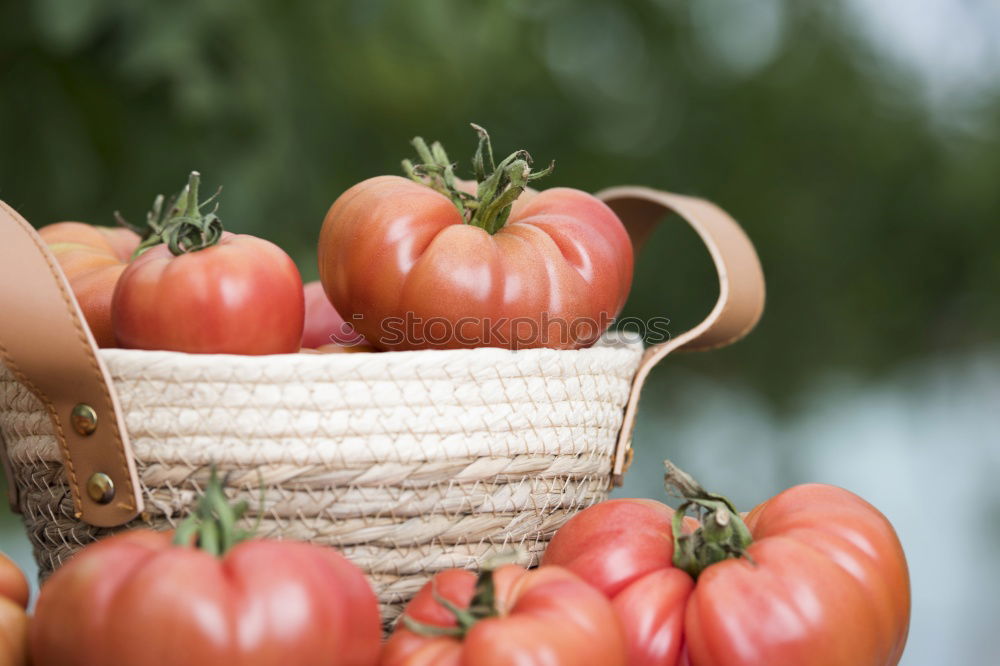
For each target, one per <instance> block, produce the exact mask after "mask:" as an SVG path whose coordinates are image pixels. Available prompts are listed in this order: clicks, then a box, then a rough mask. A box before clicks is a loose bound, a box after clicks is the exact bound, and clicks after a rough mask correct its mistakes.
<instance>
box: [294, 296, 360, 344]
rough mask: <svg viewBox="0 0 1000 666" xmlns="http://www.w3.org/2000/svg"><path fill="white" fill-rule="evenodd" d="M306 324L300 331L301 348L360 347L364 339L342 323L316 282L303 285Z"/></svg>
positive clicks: (341, 319)
mask: <svg viewBox="0 0 1000 666" xmlns="http://www.w3.org/2000/svg"><path fill="white" fill-rule="evenodd" d="M305 299H306V323H305V329H304V330H303V331H302V346H303V347H305V348H307V349H319V348H320V347H323V346H325V345H331V344H337V345H345V346H350V345H360V344H365V341H364V340H365V339H364V338H363V337H361V335H360V334H359V333H358V332H357V331H355V330H354V328H353V327H351V326H350V324H347V323H345V322H344V318H343V317H341V316H340V313H338V312H337V309H336V308H334V307H333V305H332V304H331V303H330V299H328V298H327V297H326V292H324V291H323V283H321V282H319V281H318V280H317V281H315V282H308V283H306V285H305Z"/></svg>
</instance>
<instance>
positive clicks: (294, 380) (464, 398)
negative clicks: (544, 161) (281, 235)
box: [0, 188, 763, 621]
mask: <svg viewBox="0 0 1000 666" xmlns="http://www.w3.org/2000/svg"><path fill="white" fill-rule="evenodd" d="M603 196H604V197H605V199H606V200H607V201H608V203H609V205H612V206H613V207H615V209H616V210H617V211H618V212H619V214H620V215H622V217H623V219H624V221H626V223H627V226H629V228H630V231H632V232H633V233H634V235H635V238H636V240H637V242H641V240H642V235H643V233H644V231H645V230H647V229H648V227H649V226H650V224H651V220H653V219H654V218H656V217H659V216H662V213H663V208H669V209H672V210H675V211H677V212H679V213H681V214H682V216H684V217H685V218H686V219H687V220H688V221H689V222H690V223H691V224H692V225H693V226H695V227H696V229H698V231H699V233H701V234H702V236H703V238H705V240H706V243H707V244H708V245H709V249H710V251H711V252H712V255H713V258H714V259H715V261H716V265H717V266H718V267H719V270H720V284H721V286H722V289H721V294H720V299H719V303H718V304H717V306H716V308H715V310H713V313H712V315H710V316H709V318H708V319H706V321H705V322H704V323H703V324H701V325H700V326H699V327H696V328H695V329H694V330H692V331H689V332H688V333H686V334H684V335H682V336H678V337H676V338H674V339H673V340H671V341H669V342H667V343H665V344H663V345H659V346H657V347H653V348H651V349H649V350H647V351H646V352H645V353H644V352H643V349H642V346H641V343H639V342H632V343H628V342H618V343H612V342H611V341H609V340H608V339H604V340H602V341H601V342H599V343H598V344H597V345H595V346H594V347H592V348H590V349H582V350H577V351H556V350H549V349H536V350H525V351H518V352H512V351H507V350H501V349H477V350H463V351H424V352H391V353H357V354H326V355H313V354H309V355H306V354H298V355H281V356H266V357H245V356H227V355H189V354H179V353H171V352H146V351H129V350H119V349H104V350H99V351H95V349H94V347H93V343H92V340H89V336H88V335H85V334H83V335H80V336H78V337H79V338H80V339H83V338H87V340H88V341H89V349H84V350H83V351H84V352H85V353H89V354H90V358H91V361H90V362H91V365H92V368H93V369H99V370H101V371H102V372H101V373H98V375H99V377H103V385H102V386H106V388H105V389H104V390H105V391H106V393H107V394H108V396H109V399H108V403H107V404H108V409H109V410H112V411H114V414H112V415H110V418H111V420H112V421H116V422H117V423H118V425H119V430H120V432H119V433H117V434H118V435H119V437H118V439H117V440H116V443H111V444H103V443H101V442H99V441H97V440H95V439H92V438H88V436H83V437H76V435H74V433H73V432H72V428H70V427H68V424H69V423H70V422H71V420H72V419H71V417H70V416H69V415H68V413H67V412H68V410H69V406H71V405H78V404H80V403H79V402H77V400H78V398H76V397H74V395H75V391H76V390H77V389H75V388H74V386H73V382H74V381H75V377H77V376H78V375H79V374H83V373H77V374H68V373H69V371H68V370H66V369H65V368H64V367H63V366H62V365H61V364H53V363H51V361H46V360H45V359H44V358H43V359H42V360H39V358H38V357H39V356H40V355H39V354H38V352H37V349H36V348H37V346H38V345H44V344H57V343H53V342H51V341H45V340H41V339H39V340H37V342H34V338H33V337H31V336H30V335H27V334H26V333H25V331H26V330H29V331H30V330H31V329H34V330H35V332H37V333H38V335H43V334H44V332H45V331H48V330H49V328H48V327H47V326H45V327H43V326H42V323H41V322H42V321H47V322H48V323H51V322H52V321H53V319H52V318H51V317H49V316H41V315H40V314H39V313H38V312H31V311H27V312H26V311H25V307H26V305H25V304H26V303H31V302H35V301H34V299H32V300H31V301H26V300H25V298H24V296H23V293H21V294H20V295H19V294H18V293H17V292H20V291H21V290H19V289H16V288H15V285H14V284H13V283H7V281H8V280H10V279H11V278H12V277H13V274H12V272H13V271H14V270H15V268H14V267H8V270H9V271H10V272H11V274H8V275H5V274H4V273H5V272H7V271H5V270H4V269H3V268H2V267H0V277H2V278H3V279H4V280H5V284H3V285H2V286H0V296H5V300H0V305H4V306H5V307H4V315H3V316H4V317H5V319H4V320H2V321H0V356H2V358H3V360H4V365H0V437H2V439H3V443H5V444H6V446H5V447H3V446H0V450H5V458H6V461H5V462H6V463H7V464H6V468H7V470H8V473H9V478H10V481H11V488H12V490H13V491H14V493H13V497H12V499H13V500H14V505H15V507H16V508H17V509H18V510H19V511H20V512H21V513H22V514H23V516H24V521H25V525H26V527H27V530H28V534H29V537H30V538H31V541H32V543H33V544H34V547H35V555H36V559H37V560H38V563H39V567H40V569H41V572H42V575H43V576H44V575H47V574H48V573H49V572H51V571H52V570H53V569H54V568H55V567H57V566H59V564H60V563H61V562H63V561H64V560H65V559H66V558H67V557H68V556H69V555H71V554H72V553H73V552H74V551H75V550H77V549H78V548H80V547H81V546H83V545H85V544H87V543H89V542H91V541H93V540H95V539H97V538H99V537H100V536H103V535H104V534H107V533H109V532H110V531H114V530H118V529H123V528H125V527H132V526H135V525H146V526H151V527H153V528H156V529H166V528H170V527H172V526H174V525H175V524H176V523H177V521H178V520H179V519H180V518H182V517H183V516H184V515H185V513H186V512H187V510H188V508H189V507H190V506H191V505H192V501H193V498H194V497H195V496H196V494H197V493H198V491H199V489H200V488H201V486H202V484H203V483H204V482H205V481H206V480H207V478H208V474H209V468H210V466H211V465H212V464H215V465H217V466H218V468H219V469H220V471H221V472H222V473H224V474H228V492H229V493H230V494H231V495H232V496H234V497H235V496H239V497H241V498H243V499H246V500H247V501H248V503H249V504H250V507H251V509H250V512H249V515H248V520H250V521H251V522H254V521H259V523H260V527H259V534H260V535H261V536H269V537H282V538H294V539H301V540H306V541H312V542H314V543H321V544H327V545H331V546H336V547H337V548H339V549H340V550H341V551H342V552H343V553H344V554H345V555H346V556H347V557H349V558H350V559H351V560H353V561H354V562H355V563H357V564H358V565H359V566H361V567H362V568H363V569H364V570H365V571H366V572H367V573H368V574H369V576H370V580H371V582H372V584H373V586H374V587H375V589H376V592H377V594H378V596H379V599H380V601H381V603H382V605H383V612H384V618H385V619H386V620H387V621H390V620H391V619H392V618H393V617H395V616H396V615H397V614H398V613H399V611H400V610H401V608H402V605H403V604H404V603H405V602H406V601H407V600H408V599H409V598H410V597H411V596H412V595H413V594H415V593H416V591H417V590H418V589H419V588H420V587H421V585H422V584H423V583H424V582H425V580H426V579H427V578H428V577H429V576H431V575H433V574H434V573H435V572H437V571H440V570H441V569H445V568H449V567H456V566H457V567H475V566H476V565H477V564H478V563H479V562H481V561H482V560H483V558H485V557H486V556H488V555H490V554H492V553H495V552H498V551H500V550H503V549H507V548H509V547H511V546H513V545H518V546H521V547H523V548H524V549H525V550H526V551H527V552H528V553H530V554H531V556H532V558H533V559H535V560H537V558H538V557H539V556H540V555H541V553H542V552H543V550H544V548H545V545H546V544H547V543H548V541H549V539H550V538H551V536H552V534H553V533H554V532H555V530H556V529H558V528H559V526H561V525H562V524H563V523H564V522H565V521H566V520H568V519H569V518H570V517H571V516H572V515H573V514H574V513H575V512H577V511H578V510H580V509H581V508H584V507H586V506H589V505H591V504H593V503H594V502H597V501H600V500H603V499H604V498H606V496H607V493H608V491H609V490H610V488H611V487H612V485H613V483H612V482H613V480H615V479H616V478H619V477H620V475H621V474H622V473H623V472H624V469H625V467H627V463H628V460H627V457H628V456H627V455H626V454H627V453H628V452H629V450H628V445H629V439H630V434H631V428H632V422H633V420H634V414H635V404H636V400H637V397H638V392H639V389H640V388H641V385H642V382H643V380H644V378H645V376H646V373H648V371H649V369H650V368H651V367H652V365H653V364H655V363H656V362H657V361H658V360H659V358H662V356H664V355H665V354H666V353H668V352H669V351H670V350H671V349H674V348H677V347H692V348H697V347H712V346H718V345H719V344H725V343H728V342H730V341H732V340H733V339H736V338H737V337H739V336H741V335H742V334H744V333H745V332H746V331H747V330H749V328H750V327H752V325H753V323H755V322H756V320H757V318H758V317H759V314H760V309H761V307H762V304H763V282H762V277H761V275H760V268H759V264H758V263H757V261H756V256H755V255H754V253H753V249H752V246H751V245H750V244H749V241H748V240H746V237H745V236H744V235H743V234H742V233H741V232H740V230H739V228H738V226H736V224H735V222H732V220H731V219H730V218H728V216H726V215H725V213H722V211H720V210H719V209H717V208H715V207H714V206H711V205H710V204H707V203H705V202H701V201H699V200H694V199H687V198H685V197H677V196H676V195H667V194H665V193H661V192H656V191H653V190H645V189H643V188H618V189H616V190H611V191H609V192H607V193H605V194H604V195H603ZM0 218H3V219H0V243H2V244H3V247H6V248H8V250H4V249H0V253H7V254H6V256H11V255H10V252H11V251H10V250H9V247H10V244H9V243H7V242H6V241H8V240H10V238H8V237H13V236H15V235H17V234H21V235H29V236H30V233H33V232H30V231H26V229H25V227H27V225H26V224H25V223H23V221H22V220H20V218H19V216H17V215H16V213H13V211H11V210H10V209H9V208H6V207H0ZM30 240H31V241H32V243H33V245H34V247H35V249H36V250H38V257H41V258H42V259H45V261H46V267H47V268H48V269H49V270H50V272H51V273H52V277H54V278H55V280H52V282H53V283H55V284H56V286H57V287H58V286H59V281H60V280H64V278H62V276H61V274H60V273H59V272H58V270H55V271H53V268H54V263H53V262H52V261H51V258H50V257H47V256H46V253H45V251H44V248H43V247H42V246H41V245H40V244H39V243H38V242H37V241H36V239H34V238H30ZM23 247H29V246H28V245H24V246H23ZM29 254H30V253H29ZM4 256H5V255H3V254H0V258H3V257H4ZM23 268H24V267H23V266H19V267H18V268H17V269H18V270H23ZM737 279H738V280H739V281H741V282H742V286H741V285H738V284H737V282H736V281H737ZM63 287H65V285H63ZM62 291H63V292H65V291H66V290H65V288H63V289H62ZM53 293H55V292H53ZM64 296H65V294H64ZM69 300H70V301H72V299H71V298H69ZM70 305H71V306H72V307H70V308H68V310H67V308H65V307H63V308H62V310H59V309H58V308H56V311H60V312H69V315H70V316H72V315H74V314H75V315H76V317H77V318H78V320H79V313H78V312H77V311H76V309H75V305H74V304H72V302H71V303H70ZM14 311H19V312H18V313H17V317H18V319H17V321H15V320H13V319H7V317H9V316H10V315H8V313H10V312H14ZM46 312H48V311H46ZM53 316H54V315H53ZM60 316H61V315H60ZM33 317H34V319H35V320H37V321H33ZM3 322H6V324H5V323H3ZM76 323H77V325H78V321H77V322H76ZM78 328H79V326H78ZM43 329H44V330H43ZM67 330H69V329H67ZM77 332H79V330H78V331H77ZM62 342H63V343H64V347H65V345H68V346H69V347H73V344H72V343H73V340H69V341H68V342H67V340H66V339H62ZM32 344H34V345H35V347H32V346H31V345H32ZM86 346H87V345H85V347H86ZM55 348H59V347H55ZM19 349H20V351H19ZM25 350H27V351H25ZM32 354H34V357H31V358H28V357H29V356H31V355H32ZM41 356H44V355H41ZM53 365H55V366H56V367H53ZM68 365H69V366H72V364H68ZM81 367H82V366H81ZM67 377H68V380H67ZM56 380H59V381H56ZM82 381H83V380H82V379H81V382H82ZM88 381H89V380H88ZM80 390H82V389H80ZM56 392H61V393H63V394H65V395H55V396H54V395H53V394H54V393H56ZM98 412H100V410H99V409H98ZM100 434H102V435H104V434H109V433H100ZM112 434H113V433H112ZM77 439H79V440H80V441H76V440H77ZM88 446H90V447H91V449H88V448H87V447H88ZM113 446H118V447H119V450H118V451H117V455H118V457H117V458H113V457H110V455H109V456H105V458H103V459H98V460H92V459H91V458H92V456H93V455H96V454H95V450H96V449H100V451H99V452H100V453H102V454H105V453H109V449H111V447H113ZM114 452H115V451H114V450H111V451H110V453H114ZM108 460H112V461H117V462H114V464H113V465H112V466H113V467H116V468H117V470H116V471H114V472H112V471H110V470H107V471H108V475H110V476H109V479H110V480H109V482H111V481H113V482H114V483H115V484H116V487H117V489H118V490H117V492H118V493H119V494H118V495H117V496H114V497H113V498H109V497H104V498H100V497H99V495H98V496H94V495H93V494H91V493H90V492H89V491H90V486H89V485H88V484H89V481H88V479H89V478H92V477H93V476H94V475H96V474H103V472H94V473H93V474H92V473H91V471H90V470H88V469H87V467H88V465H91V466H92V467H93V469H94V470H99V469H103V468H101V467H100V466H101V465H102V464H105V465H107V461H108ZM95 465H96V467H94V466H95ZM116 474H117V475H118V477H117V478H116V476H115V475H116ZM112 495H114V493H112ZM132 499H134V500H135V501H131V500H132ZM100 505H104V506H103V507H102V506H100ZM100 511H105V512H109V511H114V512H115V513H114V514H107V513H100Z"/></svg>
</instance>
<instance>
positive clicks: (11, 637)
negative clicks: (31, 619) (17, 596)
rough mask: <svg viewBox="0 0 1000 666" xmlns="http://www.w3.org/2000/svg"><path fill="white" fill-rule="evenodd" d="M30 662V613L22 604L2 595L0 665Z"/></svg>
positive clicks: (16, 665)
mask: <svg viewBox="0 0 1000 666" xmlns="http://www.w3.org/2000/svg"><path fill="white" fill-rule="evenodd" d="M27 663H28V615H27V613H25V612H24V608H22V607H21V606H20V604H18V603H16V602H14V601H11V600H10V599H8V598H7V597H0V666H24V665H25V664H27Z"/></svg>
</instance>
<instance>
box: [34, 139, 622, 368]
mask: <svg viewBox="0 0 1000 666" xmlns="http://www.w3.org/2000/svg"><path fill="white" fill-rule="evenodd" d="M476 129H477V131H478V132H479V134H480V141H479V148H478V150H477V152H476V156H475V158H474V160H473V165H474V168H475V175H476V179H475V180H474V181H464V180H459V179H458V178H456V177H455V175H454V173H453V165H452V164H451V162H450V160H449V159H448V157H447V154H446V153H445V151H444V149H443V148H442V147H441V146H440V144H438V143H434V144H432V145H431V146H428V145H427V144H426V143H425V142H424V141H423V140H421V139H419V138H417V139H414V146H415V147H416V148H417V152H418V154H419V155H420V157H421V159H422V160H423V162H422V163H420V164H417V165H414V164H412V163H410V162H409V161H405V162H404V168H405V171H406V173H407V175H408V176H409V177H408V178H404V177H401V176H379V177H375V178H370V179H368V180H366V181H364V182H361V183H358V184H357V185H355V186H354V187H352V188H350V189H348V190H347V191H346V192H345V193H344V194H343V195H341V196H340V197H339V198H338V199H337V200H336V201H335V202H334V204H333V206H332V207H331V208H330V210H329V212H328V213H327V215H326V218H325V220H324V221H323V226H322V230H321V233H320V237H319V244H318V254H319V272H320V276H321V284H320V283H311V284H309V285H306V286H305V288H303V285H302V281H301V277H300V275H299V272H298V269H297V268H296V266H295V264H294V262H293V261H292V259H291V258H290V257H289V256H288V255H287V254H286V253H285V252H284V251H283V250H281V248H279V247H277V246H276V245H274V244H273V243H270V242H268V241H266V240H264V239H261V238H257V237H254V236H249V235H242V234H233V233H230V232H227V231H225V230H224V229H223V227H222V223H221V221H220V219H219V216H218V215H217V209H218V196H219V193H218V192H216V194H215V195H213V196H212V197H209V198H208V199H206V200H205V201H201V200H200V199H199V194H198V188H199V181H200V176H199V174H198V173H197V172H195V173H192V174H191V177H190V179H189V182H188V184H187V185H186V186H185V187H184V189H183V190H182V191H181V192H180V193H179V194H177V195H176V196H174V197H172V198H170V199H169V200H168V199H165V198H164V197H163V196H159V197H157V199H156V200H155V202H154V205H153V207H152V210H151V211H150V212H149V214H148V215H147V216H146V223H145V225H142V226H132V225H129V224H128V223H126V222H125V221H124V220H123V219H122V218H120V217H119V221H120V222H121V223H122V227H121V228H102V227H93V226H90V225H86V224H82V223H79V222H61V223H57V224H53V225H50V226H47V227H43V228H42V229H41V230H40V233H41V236H42V238H43V239H44V240H45V241H46V242H47V243H48V245H49V247H50V249H51V250H52V252H53V253H54V254H55V257H56V259H57V261H58V262H59V264H60V265H61V266H62V269H63V271H64V273H65V274H66V276H67V278H68V280H69V283H70V286H71V288H72V289H73V291H74V292H75V294H76V297H77V301H78V303H79V304H80V307H81V310H82V312H83V314H84V316H85V318H86V320H87V323H88V324H89V325H90V329H91V331H92V332H93V335H94V337H95V339H96V341H97V343H98V344H99V345H100V346H102V347H113V346H120V347H126V348H134V349H151V350H168V351H179V352H188V353H220V354H221V353H225V354H283V353H294V352H297V351H299V350H300V348H306V349H313V348H322V350H323V351H348V350H353V351H358V350H365V351H372V350H407V349H428V348H452V349H454V348H470V347H483V346H492V347H505V348H510V349H518V348H528V347H550V348H555V349H575V348H579V347H585V346H588V345H591V344H593V343H594V342H595V341H596V340H597V339H598V337H600V335H601V333H602V332H603V331H604V330H605V329H606V328H607V326H608V325H609V324H610V323H611V321H612V320H613V319H614V318H615V316H617V315H618V313H619V312H620V310H621V308H622V306H623V305H624V304H625V300H626V298H627V297H628V292H629V289H630V287H631V282H632V261H633V258H632V245H631V241H630V240H629V236H628V234H627V233H626V231H625V228H624V226H623V225H622V223H621V221H620V220H619V219H618V217H617V216H616V215H615V214H614V212H613V211H612V210H611V209H610V208H608V207H607V206H606V205H605V204H604V203H603V202H601V201H600V200H599V199H597V198H596V197H594V196H592V195H590V194H587V193H586V192H582V191H580V190H575V189H570V188H552V189H549V190H545V191H542V192H538V191H535V190H533V189H532V188H530V187H529V186H528V184H529V183H530V182H531V181H533V180H535V179H536V178H539V177H541V176H543V175H545V174H547V173H548V172H549V171H550V170H551V167H550V168H549V169H546V170H543V171H540V172H533V171H532V167H531V160H530V157H529V156H528V154H527V153H526V152H524V151H517V152H515V153H512V154H511V155H509V156H508V157H507V158H505V159H503V160H501V161H500V162H498V163H497V162H495V161H494V158H493V149H492V145H491V144H490V141H489V136H488V135H487V134H486V132H485V130H482V129H481V128H478V127H477V128H476ZM341 315H343V317H344V318H346V319H347V321H348V322H349V324H345V322H344V320H343V318H341Z"/></svg>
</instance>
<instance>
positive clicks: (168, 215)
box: [115, 171, 224, 259]
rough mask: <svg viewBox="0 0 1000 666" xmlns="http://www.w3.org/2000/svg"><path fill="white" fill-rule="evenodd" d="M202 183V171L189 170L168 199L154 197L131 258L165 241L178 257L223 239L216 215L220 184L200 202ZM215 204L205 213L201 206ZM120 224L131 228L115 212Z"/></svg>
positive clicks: (220, 189) (160, 195)
mask: <svg viewBox="0 0 1000 666" xmlns="http://www.w3.org/2000/svg"><path fill="white" fill-rule="evenodd" d="M200 184H201V174H200V173H198V172H197V171H192V172H191V175H190V176H188V182H187V185H185V186H184V189H182V190H181V191H180V192H179V193H178V194H176V195H174V196H172V197H171V198H170V199H169V200H167V199H165V198H164V196H163V195H162V194H159V195H157V196H156V198H155V199H154V200H153V207H152V208H151V209H150V211H149V212H148V213H147V214H146V229H145V233H144V235H143V239H142V242H141V243H140V244H139V247H138V248H136V250H135V253H134V254H133V255H132V258H133V259H134V258H136V257H138V256H139V255H141V254H142V253H143V252H145V251H146V250H148V249H150V248H151V247H155V246H156V245H160V244H161V243H165V244H166V245H167V247H168V248H169V249H170V252H171V254H173V255H174V256H179V255H181V254H185V253H187V252H197V251H198V250H204V249H205V248H209V247H212V246H213V245H216V244H217V243H218V242H219V240H221V238H222V232H223V231H224V229H223V227H222V221H221V220H220V219H219V216H218V215H217V214H216V213H217V212H218V210H219V203H218V198H219V194H220V193H221V192H222V188H221V187H220V188H219V189H218V190H216V191H215V194H213V195H212V196H210V197H209V198H208V199H206V200H205V201H202V202H201V203H199V202H198V187H199V185H200ZM212 203H214V204H215V206H214V207H213V208H212V210H210V211H209V212H207V213H203V212H202V209H203V208H205V207H206V206H209V205H211V204H212ZM115 217H116V219H117V220H118V223H119V224H122V225H124V226H126V227H129V228H131V229H135V227H134V226H133V225H131V224H129V223H128V222H127V221H125V220H124V218H122V217H121V215H119V214H118V213H116V214H115Z"/></svg>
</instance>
